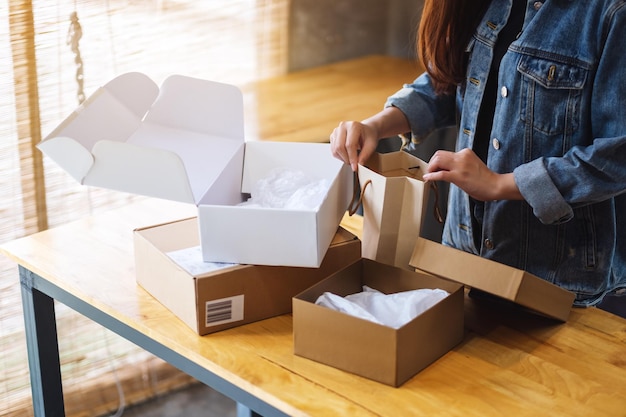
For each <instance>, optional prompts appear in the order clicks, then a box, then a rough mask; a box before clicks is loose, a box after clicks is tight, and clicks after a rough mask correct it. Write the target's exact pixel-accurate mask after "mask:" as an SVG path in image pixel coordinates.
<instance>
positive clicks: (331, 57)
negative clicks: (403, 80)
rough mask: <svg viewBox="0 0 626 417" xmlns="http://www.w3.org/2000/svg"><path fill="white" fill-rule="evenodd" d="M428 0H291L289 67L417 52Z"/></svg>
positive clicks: (406, 55)
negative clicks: (417, 33)
mask: <svg viewBox="0 0 626 417" xmlns="http://www.w3.org/2000/svg"><path fill="white" fill-rule="evenodd" d="M422 6H423V0H292V4H291V9H290V16H289V52H288V70H289V71H296V70H299V69H304V68H309V67H315V66H318V65H323V64H327V63H331V62H336V61H341V60H345V59H350V58H356V57H359V56H363V55H370V54H382V55H392V56H398V57H402V58H412V57H414V56H415V53H414V48H415V39H414V38H415V28H416V26H417V23H418V22H419V15H420V12H421V9H422Z"/></svg>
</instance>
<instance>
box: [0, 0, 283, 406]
mask: <svg viewBox="0 0 626 417" xmlns="http://www.w3.org/2000/svg"><path fill="white" fill-rule="evenodd" d="M288 7H289V0H203V1H194V0H132V1H126V0H106V1H102V0H83V1H79V0H57V1H50V0H7V1H0V51H2V52H0V97H1V100H0V243H1V242H5V241H8V240H12V239H15V238H19V237H21V236H25V235H27V234H30V233H34V232H37V231H39V230H43V229H45V228H47V227H53V226H56V225H60V224H63V223H66V222H68V221H72V220H75V219H78V218H80V217H83V216H85V215H89V214H92V213H95V212H98V211H102V210H107V209H110V208H112V207H115V206H120V205H124V204H128V203H129V202H131V201H133V200H136V199H138V198H141V197H137V196H132V195H127V194H123V193H116V192H113V191H106V190H101V189H95V188H89V187H83V186H81V185H79V184H77V183H76V182H75V181H74V180H73V179H71V178H70V177H69V176H68V175H67V174H66V173H64V172H62V171H61V170H59V169H58V168H57V167H56V165H54V164H53V163H52V162H50V161H48V160H47V159H45V158H42V156H41V154H40V153H39V152H38V151H37V150H36V148H35V145H36V143H38V142H39V140H41V137H42V136H45V135H46V134H47V133H48V132H50V131H51V130H52V129H53V128H54V127H55V126H56V125H57V124H58V123H59V122H60V121H61V120H62V119H63V118H64V117H65V116H67V115H68V114H69V113H70V112H71V111H72V110H74V109H75V108H76V107H77V105H78V104H79V102H80V101H81V97H82V96H84V95H86V96H88V95H89V94H90V93H91V92H93V91H94V90H95V89H96V88H98V87H99V86H101V85H102V84H104V83H106V82H107V81H109V80H110V79H111V78H113V77H115V76H116V75H119V74H122V73H124V72H128V71H140V72H144V73H146V74H147V75H149V76H150V77H151V78H152V79H153V80H155V81H156V82H157V83H159V84H160V83H161V82H162V81H163V80H164V79H165V77H167V76H168V75H171V74H184V75H189V76H193V77H198V78H205V79H212V80H216V81H222V82H227V83H233V84H242V83H245V82H248V81H252V80H255V79H258V78H264V77H269V76H272V75H277V74H280V73H283V72H285V69H286V47H287V45H286V39H287V33H286V31H287V13H288ZM73 12H76V16H77V17H78V24H79V25H80V26H77V25H74V26H71V25H70V23H71V20H70V16H71V14H72V13H73ZM75 23H76V22H75ZM57 321H58V331H59V344H60V346H59V347H60V351H61V366H62V375H63V387H64V393H65V401H66V412H67V414H68V415H73V416H90V415H103V414H105V413H111V412H116V410H122V409H123V407H124V406H128V405H129V404H132V403H136V402H139V401H143V400H145V399H147V398H150V397H153V396H156V395H160V394H161V393H163V392H167V391H169V390H172V389H175V388H178V387H182V386H185V385H187V384H189V383H191V382H193V380H192V379H191V378H190V377H188V376H186V375H184V374H182V373H180V372H179V371H177V370H175V369H173V368H172V367H171V366H169V365H167V364H166V363H164V362H163V361H161V360H160V359H157V358H155V357H153V356H152V355H150V354H148V353H147V352H144V351H142V350H141V349H139V348H137V347H136V346H134V345H133V344H131V343H129V342H127V341H125V340H124V339H122V338H120V337H118V336H116V335H114V334H113V333H111V332H109V331H107V330H106V329H104V328H101V327H100V326H99V325H97V324H95V323H93V322H91V321H90V320H88V319H86V318H84V317H82V316H80V315H79V314H77V313H75V312H73V311H72V310H70V309H68V308H66V307H64V306H63V305H59V304H57ZM0 415H2V416H28V415H32V407H31V399H30V384H29V376H28V365H27V359H26V348H25V340H24V331H23V321H22V312H21V299H20V289H19V281H18V278H17V267H16V266H15V265H13V264H11V263H10V262H9V261H8V260H7V259H4V258H0Z"/></svg>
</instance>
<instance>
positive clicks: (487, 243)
mask: <svg viewBox="0 0 626 417" xmlns="http://www.w3.org/2000/svg"><path fill="white" fill-rule="evenodd" d="M484 245H485V248H487V249H493V242H492V241H491V240H489V239H485V242H484Z"/></svg>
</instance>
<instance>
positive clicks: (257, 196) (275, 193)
mask: <svg viewBox="0 0 626 417" xmlns="http://www.w3.org/2000/svg"><path fill="white" fill-rule="evenodd" d="M328 188H329V184H328V180H326V179H321V180H318V179H314V178H311V177H309V176H307V175H306V174H305V173H304V172H302V171H299V170H295V169H290V168H284V167H279V168H275V169H273V170H272V171H270V173H269V174H268V175H267V176H266V177H264V178H260V179H259V180H257V182H256V183H255V184H254V186H253V188H252V191H251V193H250V198H249V199H248V200H247V201H245V202H243V203H241V204H239V205H240V206H254V207H269V208H284V209H289V210H315V209H317V208H318V207H319V206H320V204H322V201H324V197H325V196H326V194H327V193H328Z"/></svg>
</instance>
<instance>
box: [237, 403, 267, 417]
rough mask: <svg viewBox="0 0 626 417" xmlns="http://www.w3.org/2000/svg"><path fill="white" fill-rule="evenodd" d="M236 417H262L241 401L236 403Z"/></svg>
mask: <svg viewBox="0 0 626 417" xmlns="http://www.w3.org/2000/svg"><path fill="white" fill-rule="evenodd" d="M237 417H263V416H261V414H258V413H256V412H254V411H252V410H251V409H249V408H248V407H246V406H245V405H243V404H241V403H237Z"/></svg>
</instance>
